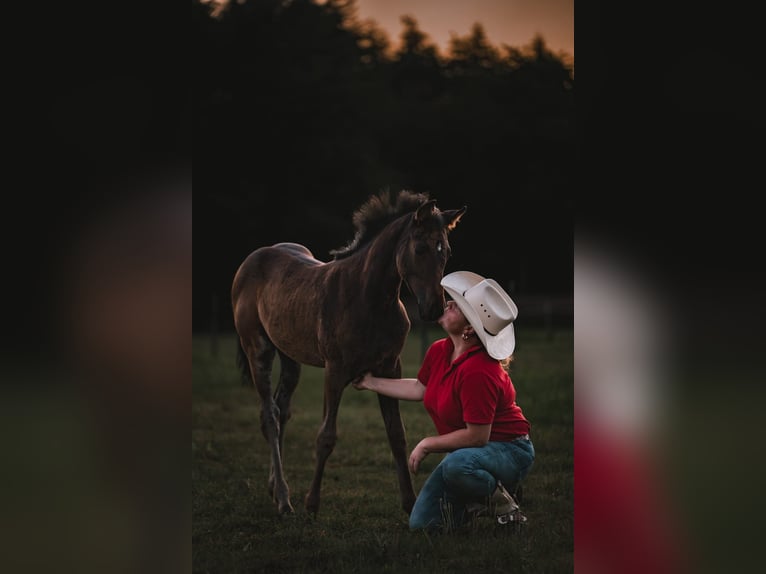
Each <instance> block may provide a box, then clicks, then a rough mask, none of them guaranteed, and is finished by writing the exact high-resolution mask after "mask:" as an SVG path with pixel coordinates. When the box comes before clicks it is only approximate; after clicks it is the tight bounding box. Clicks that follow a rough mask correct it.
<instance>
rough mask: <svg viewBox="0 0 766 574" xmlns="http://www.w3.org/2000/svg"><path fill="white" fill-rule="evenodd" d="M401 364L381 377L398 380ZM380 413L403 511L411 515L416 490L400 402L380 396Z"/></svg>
mask: <svg viewBox="0 0 766 574" xmlns="http://www.w3.org/2000/svg"><path fill="white" fill-rule="evenodd" d="M401 372H402V369H401V364H400V363H399V361H397V362H396V365H394V366H393V367H392V368H391V370H389V371H387V372H382V373H380V374H379V376H381V377H390V378H394V379H398V378H400V377H401ZM378 404H379V405H380V412H381V414H382V415H383V423H384V424H385V427H386V436H388V444H389V446H390V447H391V454H393V456H394V461H395V462H396V476H397V478H398V479H399V492H400V496H401V502H402V509H403V510H404V511H405V512H406V513H407V514H409V513H410V512H411V511H412V507H413V506H414V505H415V490H414V488H413V487H412V477H411V476H410V471H409V467H408V465H407V437H406V434H405V432H404V423H403V422H402V416H401V413H400V412H399V401H398V400H397V399H392V398H390V397H386V396H383V395H380V394H379V395H378Z"/></svg>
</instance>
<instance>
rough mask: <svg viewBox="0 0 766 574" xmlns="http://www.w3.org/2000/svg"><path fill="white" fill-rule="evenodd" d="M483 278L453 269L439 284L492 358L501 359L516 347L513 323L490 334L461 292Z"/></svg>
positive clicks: (511, 352)
mask: <svg viewBox="0 0 766 574" xmlns="http://www.w3.org/2000/svg"><path fill="white" fill-rule="evenodd" d="M484 279H485V278H484V277H482V276H481V275H478V274H476V273H472V272H470V271H455V272H454V273H450V274H449V275H445V276H444V277H443V278H442V281H441V285H442V287H444V290H445V291H446V292H447V293H449V295H450V297H452V299H453V300H454V301H455V303H457V306H458V307H460V311H462V313H463V315H464V316H465V318H466V319H467V320H468V322H469V323H470V324H471V326H472V327H473V330H474V331H475V332H476V336H477V337H479V340H480V341H481V342H482V344H483V345H484V348H485V349H487V352H488V353H489V355H490V356H491V357H492V358H494V359H498V360H502V359H505V358H507V357H510V356H511V355H512V354H513V351H514V349H515V348H516V334H515V332H514V330H513V323H510V324H508V325H507V326H506V327H505V328H503V329H502V330H501V331H500V332H499V333H497V334H496V335H491V334H490V333H488V332H487V331H485V330H484V324H483V323H482V322H481V318H480V317H479V315H478V313H476V312H475V311H474V310H473V307H471V305H470V304H469V303H468V301H466V299H465V297H463V293H465V292H466V291H468V290H469V289H470V288H471V287H473V286H475V285H478V284H479V283H481V282H482V281H484Z"/></svg>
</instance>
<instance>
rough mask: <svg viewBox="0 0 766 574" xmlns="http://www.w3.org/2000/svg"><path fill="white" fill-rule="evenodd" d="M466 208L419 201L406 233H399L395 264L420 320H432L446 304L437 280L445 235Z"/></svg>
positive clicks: (441, 269)
mask: <svg viewBox="0 0 766 574" xmlns="http://www.w3.org/2000/svg"><path fill="white" fill-rule="evenodd" d="M466 209H467V207H465V206H464V207H462V208H461V209H452V210H449V211H440V210H439V209H438V208H437V207H436V201H435V200H428V201H426V202H425V203H423V204H422V205H421V206H420V207H419V208H418V209H417V211H416V212H415V214H414V215H413V218H412V222H411V223H410V227H409V229H408V232H407V233H405V234H404V235H403V236H402V240H401V243H400V245H399V249H398V250H397V256H396V267H397V269H398V270H399V275H400V276H401V277H402V279H403V280H404V282H405V283H406V284H407V287H408V288H409V289H410V291H411V292H412V294H413V295H414V296H415V298H416V299H417V301H418V312H419V314H420V318H421V320H423V321H436V319H438V318H439V317H440V316H441V315H442V313H443V312H444V306H445V305H446V302H445V299H444V289H443V288H442V286H441V279H442V277H443V275H444V267H445V265H446V264H447V259H449V257H450V254H451V250H450V246H449V240H448V238H447V235H448V233H449V232H450V231H452V229H454V228H455V226H456V225H457V224H458V222H459V221H460V218H461V217H462V216H463V214H464V213H465V212H466Z"/></svg>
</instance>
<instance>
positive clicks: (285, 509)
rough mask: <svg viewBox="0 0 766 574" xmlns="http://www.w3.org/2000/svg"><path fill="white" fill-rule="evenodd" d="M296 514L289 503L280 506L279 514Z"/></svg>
mask: <svg viewBox="0 0 766 574" xmlns="http://www.w3.org/2000/svg"><path fill="white" fill-rule="evenodd" d="M294 512H295V509H294V508H293V505H292V504H290V502H289V501H288V502H285V503H283V504H280V505H279V514H293V513H294Z"/></svg>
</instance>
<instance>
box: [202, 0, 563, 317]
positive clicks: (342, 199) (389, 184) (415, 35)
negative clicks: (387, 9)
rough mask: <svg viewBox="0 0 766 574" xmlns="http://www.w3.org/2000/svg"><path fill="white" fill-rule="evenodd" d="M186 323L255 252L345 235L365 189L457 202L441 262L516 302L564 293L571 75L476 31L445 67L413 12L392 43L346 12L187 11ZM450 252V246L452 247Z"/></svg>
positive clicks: (542, 49) (339, 1)
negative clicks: (189, 214) (487, 278)
mask: <svg viewBox="0 0 766 574" xmlns="http://www.w3.org/2000/svg"><path fill="white" fill-rule="evenodd" d="M192 21H193V26H192V35H193V42H192V44H193V46H194V53H193V93H192V97H193V106H194V114H193V117H194V120H193V124H194V125H193V130H194V132H193V133H194V146H195V149H194V206H195V218H194V219H195V227H194V299H195V303H194V305H195V308H194V325H195V328H201V329H205V328H208V327H209V321H210V300H211V297H212V296H216V297H218V298H219V300H220V301H221V306H222V308H223V312H222V317H223V318H224V325H223V326H224V327H225V326H227V323H226V321H228V320H229V317H228V314H227V312H226V310H227V305H228V289H229V287H230V284H231V278H232V277H233V274H234V272H235V271H236V268H237V266H238V265H239V263H240V262H241V261H242V259H243V258H244V257H245V256H246V255H247V254H248V253H249V252H250V251H252V250H253V249H255V248H256V247H259V246H261V245H265V244H269V243H273V242H276V241H295V242H299V243H304V244H305V245H307V246H308V247H309V248H310V249H312V251H313V252H314V254H315V256H316V257H317V258H319V259H323V260H327V259H328V258H329V256H328V252H329V251H330V250H331V249H334V248H337V247H340V246H342V245H343V244H345V243H346V242H347V241H348V239H350V238H351V237H353V233H354V230H353V226H352V219H351V216H352V213H353V211H354V210H355V209H356V208H358V207H359V206H360V205H361V203H363V202H364V200H365V199H366V198H367V197H368V196H369V195H370V194H372V193H377V192H379V191H381V190H384V189H390V190H391V191H393V192H396V191H398V190H399V189H403V188H406V189H411V190H413V191H417V192H425V193H429V194H430V195H431V196H432V197H434V198H436V199H437V200H438V202H439V205H440V206H441V207H443V208H445V209H449V208H455V207H459V206H461V205H468V206H469V211H468V213H467V216H466V218H465V219H464V221H463V222H461V224H460V226H459V228H458V229H456V231H455V232H454V233H455V238H454V240H453V242H454V243H455V249H453V253H454V255H453V259H454V261H453V262H451V264H450V267H452V269H458V268H469V269H474V270H477V271H479V272H483V273H485V274H487V275H492V276H494V277H496V278H497V279H498V280H499V281H502V282H504V283H505V284H508V283H509V282H512V284H513V285H514V288H515V289H517V290H519V291H524V292H560V293H561V292H563V293H565V292H570V291H571V288H572V277H571V271H572V261H571V259H572V252H571V248H572V194H571V189H570V187H571V178H572V174H573V170H574V155H575V154H574V132H575V130H574V126H575V123H574V120H575V118H574V67H573V63H572V62H571V61H570V60H571V58H570V57H569V56H568V55H566V54H555V53H553V52H552V51H551V50H549V49H548V47H547V46H546V44H545V40H544V38H542V37H540V36H537V37H534V38H532V39H531V41H530V43H529V44H528V45H526V46H522V47H512V46H508V45H505V44H503V45H501V46H495V45H493V44H492V43H491V42H490V41H489V40H488V38H487V35H486V33H485V30H484V28H483V26H482V25H481V23H479V22H477V23H476V24H474V25H473V27H472V29H471V30H470V32H469V33H468V34H467V35H466V36H453V37H452V39H451V41H450V43H449V47H448V49H447V50H446V53H444V54H442V53H441V52H440V50H439V49H438V47H437V46H436V45H435V44H434V43H433V42H431V40H430V39H429V37H428V35H427V34H426V33H424V32H423V31H422V30H421V29H420V28H419V25H418V22H417V21H416V19H415V18H414V17H412V16H409V15H403V16H402V18H401V23H402V30H401V34H400V36H399V42H397V44H396V46H394V44H393V42H392V41H391V39H390V38H388V36H387V35H386V33H385V32H384V31H383V30H382V29H380V28H379V27H378V26H377V25H376V24H375V23H374V22H371V21H360V20H359V19H358V18H357V17H356V6H355V2H354V1H353V0H328V1H327V2H324V3H322V4H317V3H315V2H313V1H311V0H293V1H289V2H288V1H284V0H242V1H239V2H232V3H229V4H227V5H226V7H225V8H223V9H222V10H220V12H219V11H217V10H216V9H215V6H214V5H213V4H210V3H208V2H202V1H201V0H193V1H192ZM458 245H459V246H460V248H459V249H458V248H457V246H458Z"/></svg>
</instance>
